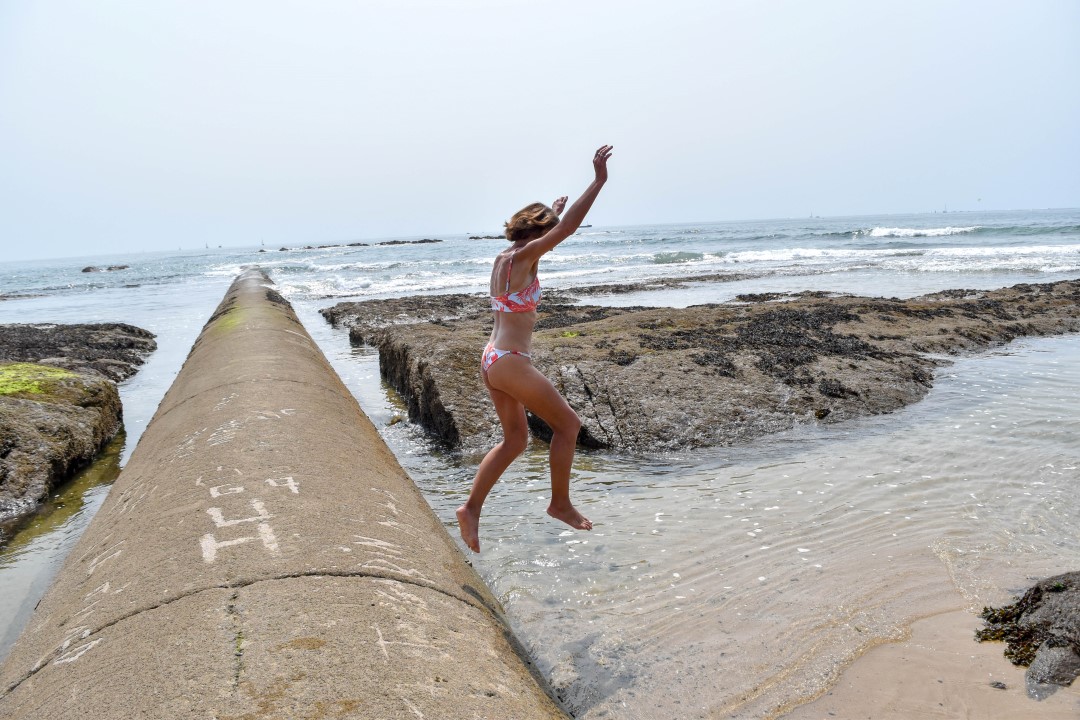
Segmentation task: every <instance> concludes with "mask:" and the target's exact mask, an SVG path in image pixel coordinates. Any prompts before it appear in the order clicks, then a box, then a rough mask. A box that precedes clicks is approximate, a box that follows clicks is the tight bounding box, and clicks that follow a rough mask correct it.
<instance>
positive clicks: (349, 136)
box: [0, 0, 1080, 260]
mask: <svg viewBox="0 0 1080 720" xmlns="http://www.w3.org/2000/svg"><path fill="white" fill-rule="evenodd" d="M603 143H611V144H613V145H614V146H615V154H614V157H613V158H612V160H611V181H610V182H609V184H608V187H607V188H606V189H605V190H604V193H603V195H602V196H601V198H600V200H599V201H598V202H597V205H596V207H595V209H594V211H593V214H592V215H590V218H589V221H590V222H592V223H594V224H597V225H601V224H607V225H626V224H637V223H654V222H681V221H695V222H697V221H708V220H737V219H749V218H771V217H788V216H805V215H808V214H809V213H810V212H811V211H812V212H814V213H816V214H819V215H846V214H867V213H879V212H881V213H884V212H908V211H915V212H921V211H930V210H935V209H941V208H942V207H943V206H944V205H946V204H947V205H948V207H949V209H950V210H952V209H977V208H982V209H1012V208H1031V207H1039V208H1042V207H1075V206H1077V205H1080V2H1077V0H1061V1H1060V2H1050V1H1045V2H1044V1H1041V0H1024V1H1023V2H1017V1H1009V2H1003V1H1001V2H995V1H987V0H978V1H976V0H972V1H970V2H959V1H957V2H950V1H948V0H930V1H927V2H917V1H912V0H903V1H902V2H867V1H866V0H853V1H852V2H830V1H815V2H806V1H801V0H798V1H792V2H769V1H767V0H750V1H747V2H729V1H726V0H702V1H700V2H698V1H694V0H665V1H657V0H650V2H638V1H636V0H597V1H595V2H591V1H590V0H572V1H565V2H562V1H559V2H527V1H525V0H438V1H436V0H429V1H421V0H352V1H351V2H345V1H344V0H339V1H335V0H297V1H296V2H283V1H281V0H251V1H242V0H206V1H202V0H172V1H170V0H80V1H78V2H75V1H71V2H64V1H62V0H0V238H2V242H3V248H4V250H3V254H2V258H0V259H9V260H10V259H22V258H35V257H54V256H68V255H93V254H101V253H112V252H131V251H136V250H162V249H175V248H177V247H186V248H192V247H201V246H203V244H204V243H209V244H211V245H219V244H220V245H225V246H229V245H250V244H257V243H259V242H260V241H264V242H265V243H266V244H267V245H268V246H269V245H274V246H276V245H280V244H297V243H309V242H311V243H316V242H317V243H329V242H341V241H350V240H356V239H363V238H372V237H388V236H413V235H438V234H439V233H444V234H449V233H462V232H485V233H486V232H491V231H496V230H498V229H499V228H500V226H501V223H502V221H503V220H505V219H506V218H507V217H508V216H509V215H510V214H511V213H512V212H513V211H515V210H517V209H518V208H519V207H521V206H522V205H524V204H526V203H528V202H532V201H534V200H542V201H544V202H550V201H551V200H552V199H554V198H555V197H556V196H557V195H559V194H564V193H565V194H569V195H571V197H574V196H575V195H576V194H577V193H580V192H581V191H582V190H583V189H584V188H585V186H586V185H587V184H588V182H589V180H590V177H591V165H590V161H591V156H592V153H593V151H594V150H595V148H596V147H597V146H599V145H601V144H603Z"/></svg>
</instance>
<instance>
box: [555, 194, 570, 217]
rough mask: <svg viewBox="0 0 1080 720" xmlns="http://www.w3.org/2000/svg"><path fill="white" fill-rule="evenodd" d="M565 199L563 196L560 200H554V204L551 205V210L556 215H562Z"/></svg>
mask: <svg viewBox="0 0 1080 720" xmlns="http://www.w3.org/2000/svg"><path fill="white" fill-rule="evenodd" d="M566 200H567V197H566V196H565V195H563V196H562V197H561V198H556V200H555V202H553V203H551V209H552V211H554V213H555V214H556V215H562V211H563V208H564V207H566Z"/></svg>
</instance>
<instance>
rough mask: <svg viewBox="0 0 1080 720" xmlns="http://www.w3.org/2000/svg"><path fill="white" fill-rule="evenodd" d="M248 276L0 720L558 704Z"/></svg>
mask: <svg viewBox="0 0 1080 720" xmlns="http://www.w3.org/2000/svg"><path fill="white" fill-rule="evenodd" d="M271 284H272V283H270V282H269V280H268V279H267V278H266V277H265V275H263V274H262V273H260V272H251V271H249V272H247V273H245V274H243V275H241V276H240V277H239V278H237V280H236V281H235V282H234V283H233V284H232V286H231V287H230V288H229V291H228V293H227V294H226V296H225V299H224V300H223V301H222V303H221V305H220V306H219V307H218V308H217V310H216V311H215V313H214V315H213V316H212V317H211V319H210V320H209V322H208V323H207V324H206V327H205V328H204V329H203V332H202V334H201V335H200V336H199V339H198V340H197V341H196V342H195V345H194V347H193V348H192V350H191V354H190V355H189V356H188V359H187V361H186V362H185V364H184V367H183V369H182V370H181V372H180V374H179V376H178V377H177V378H176V381H175V382H174V383H173V385H172V387H171V388H170V390H169V392H168V393H167V394H166V396H165V398H164V399H163V400H162V402H161V405H160V406H159V407H158V410H157V413H156V414H155V416H154V419H153V420H152V421H151V423H150V425H149V427H148V428H147V429H146V431H145V433H144V434H143V436H142V439H141V440H140V442H139V445H138V447H137V448H136V450H135V452H134V454H133V455H132V457H131V460H130V462H129V463H128V465H127V467H126V468H125V469H124V470H123V472H122V473H121V475H120V478H119V479H118V480H117V481H116V484H115V485H114V487H113V488H112V490H111V492H110V493H109V496H108V498H107V499H106V501H105V504H104V506H103V507H102V508H101V510H100V511H99V512H98V514H97V516H96V517H95V518H94V520H93V522H92V523H91V525H90V527H89V529H88V530H87V531H86V533H85V535H84V536H83V537H82V539H81V540H80V541H79V543H78V545H77V546H76V547H75V549H74V550H73V551H72V553H71V555H70V556H69V558H68V560H67V562H66V564H65V565H64V567H63V569H62V570H61V571H60V574H59V576H58V577H57V580H56V582H55V583H54V584H53V586H52V587H51V588H50V590H49V592H48V594H47V595H46V596H45V597H44V598H43V599H42V601H41V602H40V603H39V605H38V607H37V609H36V611H35V614H34V616H33V617H32V619H31V621H30V623H29V625H28V626H27V628H26V630H25V631H24V633H23V635H22V636H21V637H20V638H19V640H18V642H17V643H16V645H15V647H14V648H13V649H12V652H11V654H10V656H9V657H8V658H7V660H6V661H5V663H4V664H3V666H2V667H0V718H19V719H20V720H37V719H42V720H44V719H48V720H63V719H65V718H75V717H79V718H95V720H103V719H107V718H125V719H127V718H169V719H171V720H176V719H184V718H200V719H201V720H206V719H208V718H217V719H219V720H225V719H226V718H237V719H239V718H429V719H435V718H454V719H455V720H456V719H458V718H490V719H491V720H506V719H509V718H515V719H516V718H565V717H566V715H565V714H564V712H563V711H562V710H561V709H560V708H559V707H558V705H557V703H556V702H555V701H553V700H552V699H551V697H550V696H549V695H548V694H547V693H546V691H545V687H544V686H543V681H542V679H540V678H539V677H537V675H536V674H535V673H534V672H532V671H531V670H530V666H529V665H528V663H527V661H526V660H525V659H523V655H522V654H520V652H519V650H520V648H519V646H518V645H517V642H516V640H515V639H514V638H513V636H512V634H511V633H510V631H509V630H508V628H507V626H506V624H505V621H504V619H503V617H502V613H501V610H500V608H499V605H498V602H497V601H496V600H495V599H494V598H493V597H492V595H491V594H490V592H489V591H488V590H487V588H486V587H485V586H484V583H483V582H482V581H481V580H480V578H479V577H478V576H477V575H476V573H475V572H474V571H473V570H472V568H471V567H470V566H469V565H468V564H467V563H466V562H465V561H464V559H463V556H462V555H461V553H460V552H459V551H458V550H457V548H456V547H455V545H454V544H453V542H452V541H451V540H450V537H449V536H448V535H447V533H446V532H445V530H444V528H443V527H442V525H441V523H440V522H439V521H438V519H437V518H436V517H435V515H434V513H432V512H431V510H430V508H429V507H428V506H427V504H426V503H425V502H424V500H423V498H422V497H421V496H420V493H419V492H418V491H417V489H416V487H415V486H414V485H413V484H412V482H411V480H410V479H409V477H408V476H407V475H406V473H405V472H404V470H402V469H401V467H400V466H399V465H398V463H397V461H396V460H395V458H394V457H393V455H392V454H391V452H390V450H389V449H388V448H387V447H386V445H385V444H384V443H383V441H382V439H381V438H380V437H379V434H378V432H377V431H376V429H375V428H374V426H372V424H371V422H370V421H369V420H368V419H367V417H366V416H365V415H364V414H363V413H362V412H361V410H360V408H359V406H358V405H357V404H356V401H355V400H354V399H353V397H352V395H351V394H350V393H349V391H348V390H347V389H346V388H345V386H344V385H343V384H342V383H341V381H340V379H339V378H338V377H337V375H336V374H335V373H334V371H333V370H332V369H331V367H330V365H329V364H328V363H327V361H326V359H325V358H324V357H323V355H322V353H321V352H320V351H319V349H318V347H317V346H316V345H315V343H314V341H312V339H311V338H310V336H309V335H308V334H307V332H306V331H305V330H304V328H303V326H302V325H301V324H300V322H299V320H297V318H296V315H295V314H294V313H293V311H292V308H291V307H290V306H289V304H288V303H287V302H286V301H285V300H284V299H283V298H281V296H280V295H278V294H277V293H276V292H275V291H274V290H273V289H272V288H271V287H270V285H271Z"/></svg>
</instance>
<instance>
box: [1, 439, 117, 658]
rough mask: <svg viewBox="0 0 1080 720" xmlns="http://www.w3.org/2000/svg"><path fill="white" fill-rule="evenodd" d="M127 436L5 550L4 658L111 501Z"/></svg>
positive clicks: (54, 497)
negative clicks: (63, 565)
mask: <svg viewBox="0 0 1080 720" xmlns="http://www.w3.org/2000/svg"><path fill="white" fill-rule="evenodd" d="M124 442H125V435H124V433H123V432H121V433H120V434H118V435H117V436H116V437H115V438H113V440H112V441H111V442H110V443H109V444H108V445H106V446H105V449H104V450H102V452H101V454H100V455H98V457H97V459H95V460H94V462H93V463H92V464H91V465H90V466H89V467H87V468H85V469H83V470H82V471H80V472H78V473H76V474H75V476H74V477H73V478H72V479H71V480H69V481H68V482H66V483H64V484H63V485H62V486H61V487H58V488H56V489H55V490H54V492H53V493H52V494H51V495H50V496H49V497H48V498H47V499H46V500H45V501H44V502H42V503H41V505H40V506H39V507H38V509H37V511H36V512H35V513H34V514H33V515H31V516H29V517H27V518H24V519H23V520H21V521H20V522H19V524H18V526H17V530H16V532H15V533H14V535H13V536H12V537H11V539H10V540H9V541H8V542H6V543H5V544H4V545H3V546H0V577H2V578H3V587H4V592H3V593H0V618H3V619H4V620H6V621H7V622H5V623H4V624H3V625H0V659H2V658H3V657H5V656H6V655H7V653H8V651H9V650H10V649H11V646H12V645H13V644H14V643H15V639H16V638H17V637H18V636H19V633H20V632H21V631H22V629H23V627H24V626H25V625H26V622H27V621H28V620H29V619H30V615H31V613H33V611H34V607H35V606H36V605H37V601H38V599H39V598H40V597H41V596H42V595H43V594H44V593H45V590H46V588H47V587H48V585H49V583H51V582H52V579H53V577H55V575H56V572H57V571H58V570H59V569H60V563H59V562H54V561H52V560H53V559H54V558H59V559H62V558H64V557H65V556H66V555H67V554H68V553H69V552H70V551H71V548H72V547H74V546H75V543H76V542H78V540H79V537H80V536H81V535H82V534H83V531H84V530H86V527H87V526H88V525H89V524H90V521H91V520H92V519H93V518H94V515H95V514H96V513H97V511H98V508H100V507H101V504H102V503H103V502H105V497H106V495H108V493H109V488H110V487H111V486H112V483H113V481H114V480H116V478H117V477H118V476H119V475H120V455H121V452H122V451H123V448H124Z"/></svg>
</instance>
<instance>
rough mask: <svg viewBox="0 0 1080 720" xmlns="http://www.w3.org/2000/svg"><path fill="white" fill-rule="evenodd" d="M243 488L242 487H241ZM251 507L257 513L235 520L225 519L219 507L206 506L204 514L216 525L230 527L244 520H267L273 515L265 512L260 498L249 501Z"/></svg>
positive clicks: (244, 521)
mask: <svg viewBox="0 0 1080 720" xmlns="http://www.w3.org/2000/svg"><path fill="white" fill-rule="evenodd" d="M241 490H243V488H241ZM251 507H252V508H254V510H255V512H256V513H258V514H257V515H253V516H252V517H246V518H237V519H236V520H226V519H225V516H224V515H223V514H222V512H221V508H216V507H212V508H206V514H207V515H209V516H210V519H211V520H213V521H214V525H216V526H217V527H232V526H233V525H239V524H240V523H246V522H260V521H263V520H269V519H270V518H272V517H274V516H273V515H271V514H270V513H268V512H266V507H265V506H264V505H263V503H262V500H260V499H258V498H255V499H254V500H252V501H251Z"/></svg>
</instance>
